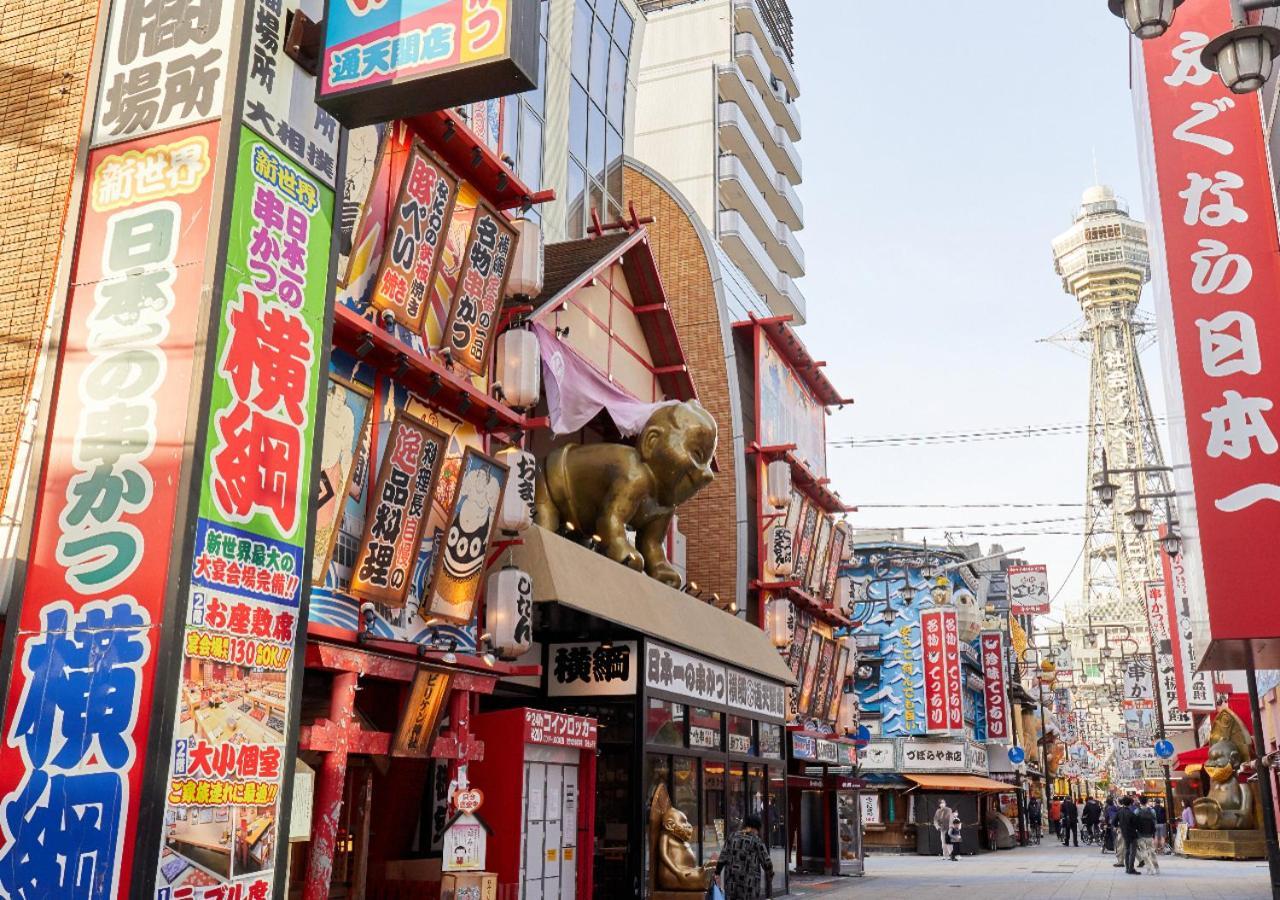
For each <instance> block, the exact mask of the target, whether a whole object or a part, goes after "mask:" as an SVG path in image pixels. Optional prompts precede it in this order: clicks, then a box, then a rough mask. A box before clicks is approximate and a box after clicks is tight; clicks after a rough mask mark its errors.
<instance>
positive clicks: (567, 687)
mask: <svg viewBox="0 0 1280 900" xmlns="http://www.w3.org/2000/svg"><path fill="white" fill-rule="evenodd" d="M638 646H639V645H638V644H637V643H636V642H635V641H616V642H610V643H608V644H604V643H601V642H599V641H587V642H582V643H577V644H551V645H550V646H549V647H548V648H547V667H546V671H547V696H548V697H618V696H624V695H626V696H629V695H631V694H634V693H635V692H636V670H637V669H638V668H639V655H638V651H637V649H636V648H637V647H638Z"/></svg>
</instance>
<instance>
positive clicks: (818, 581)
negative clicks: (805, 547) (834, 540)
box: [804, 514, 832, 596]
mask: <svg viewBox="0 0 1280 900" xmlns="http://www.w3.org/2000/svg"><path fill="white" fill-rule="evenodd" d="M831 525H832V519H831V517H830V516H824V515H821V514H819V516H818V530H817V533H816V536H815V538H814V542H813V553H811V554H810V555H809V571H808V572H807V573H806V576H805V578H804V587H805V590H806V591H808V592H809V593H810V594H811V595H813V596H817V595H818V594H819V592H820V591H821V589H822V577H823V575H824V574H825V573H826V571H827V551H828V550H830V549H831Z"/></svg>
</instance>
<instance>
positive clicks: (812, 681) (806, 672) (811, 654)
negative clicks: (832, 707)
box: [793, 631, 824, 719]
mask: <svg viewBox="0 0 1280 900" xmlns="http://www.w3.org/2000/svg"><path fill="white" fill-rule="evenodd" d="M823 640H824V638H823V637H822V635H820V634H818V632H816V631H811V632H809V646H808V648H807V649H806V650H805V652H804V664H803V666H802V668H801V670H800V693H799V697H798V699H797V702H796V713H797V716H796V718H797V719H798V718H799V717H800V716H805V715H808V712H809V707H810V705H811V704H812V703H813V692H814V690H816V687H815V686H816V684H817V680H818V665H819V660H820V659H821V657H822V642H823ZM793 690H794V689H793Z"/></svg>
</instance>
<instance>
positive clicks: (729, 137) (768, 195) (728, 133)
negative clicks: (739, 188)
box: [717, 103, 804, 229]
mask: <svg viewBox="0 0 1280 900" xmlns="http://www.w3.org/2000/svg"><path fill="white" fill-rule="evenodd" d="M717 115H718V118H719V145H720V152H721V153H727V154H731V155H733V156H734V157H735V158H737V160H738V161H739V162H740V163H741V164H742V165H744V166H746V168H747V169H748V171H749V172H750V174H751V178H752V180H753V181H754V182H755V184H756V188H757V190H759V191H760V193H761V194H762V195H763V196H764V199H765V202H766V203H768V204H769V209H771V210H772V211H773V214H774V216H775V217H776V218H778V219H781V220H782V221H784V222H786V223H787V224H788V225H791V226H792V227H793V228H796V229H799V228H801V227H802V226H803V224H804V223H803V221H799V220H797V209H798V206H799V202H800V201H799V198H798V197H796V198H795V202H794V203H793V202H792V200H791V199H789V197H788V192H787V191H784V189H783V188H781V187H780V185H787V186H788V187H789V186H790V181H788V179H787V173H786V172H780V171H778V168H777V166H776V164H775V161H774V158H773V157H772V156H771V155H770V154H769V152H768V151H767V150H765V148H764V145H763V144H761V143H760V139H759V138H758V137H757V136H756V134H755V132H754V131H753V130H752V129H751V127H750V125H749V124H748V123H747V121H746V119H747V117H746V116H745V115H744V114H743V113H742V109H741V107H739V106H738V104H736V103H721V104H720V107H719V110H718V113H717ZM784 158H785V157H784ZM787 169H789V170H791V166H790V165H789V164H788V166H787ZM792 171H794V170H792ZM789 195H790V197H795V190H794V188H792V189H791V190H790V191H789Z"/></svg>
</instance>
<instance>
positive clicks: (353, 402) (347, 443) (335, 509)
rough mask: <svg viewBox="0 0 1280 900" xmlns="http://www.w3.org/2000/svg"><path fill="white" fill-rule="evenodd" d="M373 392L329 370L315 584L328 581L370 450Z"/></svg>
mask: <svg viewBox="0 0 1280 900" xmlns="http://www.w3.org/2000/svg"><path fill="white" fill-rule="evenodd" d="M372 398H373V391H372V390H370V389H369V388H367V387H365V386H364V385H362V384H359V383H358V382H354V381H348V380H347V379H345V378H341V377H340V376H338V375H335V374H334V373H332V372H330V373H329V393H328V397H327V398H326V401H325V415H324V438H323V439H322V440H321V442H320V477H319V478H317V479H316V498H315V503H316V533H315V541H314V542H313V550H312V561H311V582H312V584H324V576H325V573H326V572H327V571H328V570H329V561H330V560H331V559H332V557H333V548H334V545H335V544H336V543H337V540H338V530H339V525H340V523H341V520H342V513H343V508H344V507H345V506H346V501H347V498H348V497H350V496H351V495H352V493H353V490H352V489H353V481H352V479H353V478H354V476H355V473H356V467H357V463H358V462H359V461H360V460H361V459H363V458H364V455H365V454H367V453H368V452H369V436H370V434H371V432H370V429H369V419H370V415H371V413H372V409H373V405H372V403H371V402H370V401H371V400H372Z"/></svg>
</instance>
